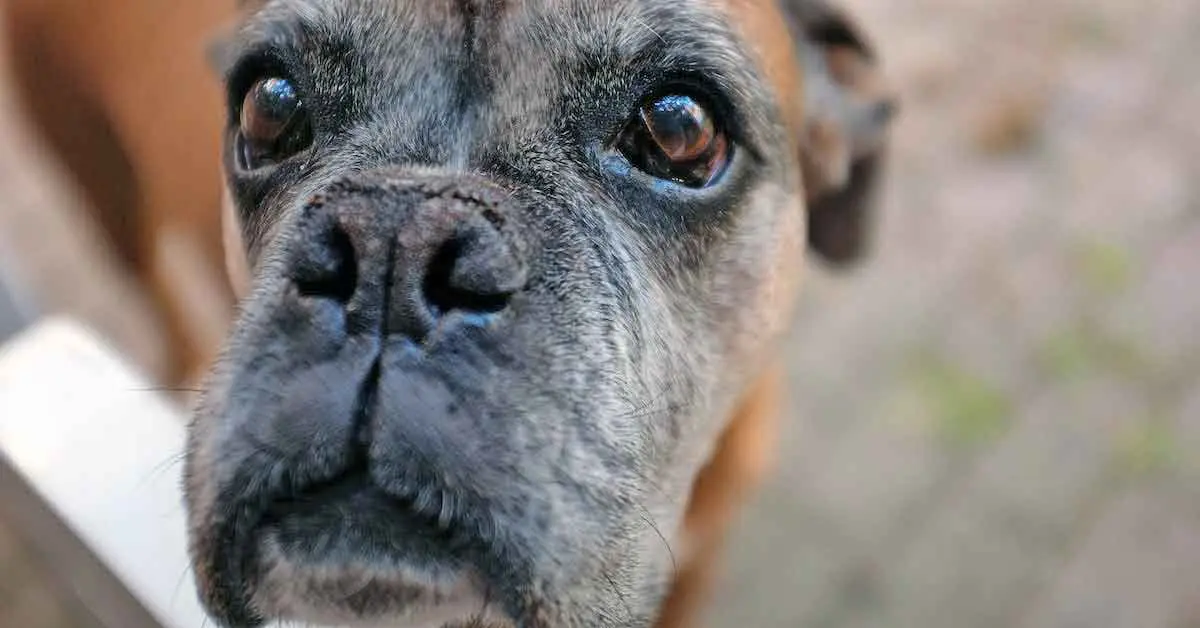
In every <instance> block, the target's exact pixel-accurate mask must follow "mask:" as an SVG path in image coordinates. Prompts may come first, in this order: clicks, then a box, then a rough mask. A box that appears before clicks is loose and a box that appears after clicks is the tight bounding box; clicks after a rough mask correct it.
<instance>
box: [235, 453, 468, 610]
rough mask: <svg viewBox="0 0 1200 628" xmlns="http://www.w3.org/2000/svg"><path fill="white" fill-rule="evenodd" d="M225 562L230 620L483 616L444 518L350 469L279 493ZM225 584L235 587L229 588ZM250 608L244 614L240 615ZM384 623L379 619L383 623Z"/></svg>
mask: <svg viewBox="0 0 1200 628" xmlns="http://www.w3.org/2000/svg"><path fill="white" fill-rule="evenodd" d="M251 528H252V529H250V530H248V531H246V532H247V533H246V534H244V535H242V537H241V538H243V539H244V541H243V543H242V546H241V547H230V548H229V551H232V552H235V553H236V554H235V555H231V556H225V557H223V559H224V561H225V562H224V564H226V565H231V566H232V565H240V566H241V568H240V569H237V570H236V572H234V573H231V574H227V575H229V576H235V575H236V574H238V573H240V574H241V575H242V577H241V578H236V577H231V578H230V579H229V581H227V582H226V583H225V586H226V587H229V588H231V589H236V588H238V587H241V588H243V589H244V592H245V593H246V595H244V596H238V597H233V599H243V600H244V602H243V603H242V604H241V605H236V604H235V605H234V606H233V607H232V608H230V609H229V610H231V611H233V612H230V613H227V614H226V616H225V617H218V619H223V620H225V622H226V623H228V624H230V625H234V626H241V625H248V624H260V623H262V621H272V620H285V621H286V620H292V621H305V622H319V623H320V624H328V625H356V626H357V625H376V624H380V622H383V623H386V625H388V626H391V627H394V628H409V627H413V628H415V627H421V628H424V627H425V626H431V627H437V626H442V625H444V624H448V623H450V622H454V621H468V620H474V619H477V618H480V617H481V616H482V615H481V611H482V610H484V609H486V607H487V606H488V604H487V598H488V595H487V591H486V588H485V587H484V586H482V585H481V584H480V581H479V578H478V577H476V576H475V571H474V569H472V568H471V566H470V565H469V564H468V563H467V562H466V560H465V558H464V554H465V553H464V552H462V551H456V550H457V549H459V548H457V547H455V544H456V543H457V540H456V539H455V537H454V534H453V531H452V530H450V529H449V528H448V527H447V526H445V525H444V524H442V523H439V522H438V521H436V519H431V518H430V517H429V516H426V515H423V514H421V513H420V512H418V511H417V510H416V509H415V508H413V507H412V505H411V504H410V503H408V502H406V501H405V500H402V499H397V498H395V497H393V496H391V495H388V494H387V493H385V492H384V491H382V490H380V489H379V488H377V487H376V486H375V485H373V484H372V483H371V481H370V480H369V479H367V476H366V475H364V474H359V473H350V474H347V475H345V476H343V477H341V478H339V479H337V480H334V481H331V482H327V483H323V484H321V485H320V486H318V487H314V488H312V489H310V490H307V491H304V492H303V493H301V494H299V495H297V496H292V497H287V498H281V499H277V500H275V501H273V502H271V503H270V505H269V506H267V507H266V508H265V509H264V511H263V513H262V516H261V517H260V518H259V519H258V521H257V522H256V523H254V524H253V525H252V526H251ZM226 593H229V592H228V591H227V592H226ZM246 617H252V618H254V620H253V621H251V622H247V621H244V620H240V619H239V618H246ZM380 625H382V624H380Z"/></svg>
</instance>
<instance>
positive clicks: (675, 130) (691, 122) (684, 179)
mask: <svg viewBox="0 0 1200 628" xmlns="http://www.w3.org/2000/svg"><path fill="white" fill-rule="evenodd" d="M618 147H619V148H620V150H621V152H622V153H624V155H625V157H626V158H627V159H629V161H630V163H632V164H633V165H634V166H636V167H637V168H638V169H640V170H642V171H644V172H646V173H647V174H650V175H651V176H654V177H658V178H660V179H669V180H672V181H677V182H679V183H682V184H684V185H687V186H689V187H696V188H700V187H705V186H707V185H709V184H710V183H712V182H713V181H714V180H716V178H717V176H718V175H720V174H721V172H723V171H724V169H725V165H726V164H728V163H729V155H730V145H729V139H728V138H727V137H726V135H725V132H724V130H723V129H722V128H721V127H720V125H719V124H718V122H717V120H715V119H714V117H713V115H712V113H711V112H709V111H708V110H707V109H705V108H704V106H702V105H701V104H700V102H699V101H697V100H696V99H695V98H693V97H691V96H687V95H680V94H672V95H667V96H661V97H658V98H656V99H653V100H651V101H648V102H647V103H646V104H644V105H642V107H641V109H640V110H639V111H638V115H637V116H636V117H635V119H634V120H632V121H631V122H630V125H629V127H628V128H627V129H626V130H625V132H624V133H623V134H622V136H621V138H620V139H619V141H618Z"/></svg>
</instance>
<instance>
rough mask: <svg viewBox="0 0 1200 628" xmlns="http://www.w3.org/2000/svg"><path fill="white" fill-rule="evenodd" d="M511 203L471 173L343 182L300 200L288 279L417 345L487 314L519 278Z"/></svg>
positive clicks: (521, 257) (520, 249)
mask: <svg viewBox="0 0 1200 628" xmlns="http://www.w3.org/2000/svg"><path fill="white" fill-rule="evenodd" d="M509 205H510V198H509V195H508V194H507V193H506V192H505V191H504V190H502V189H500V188H499V187H497V186H496V185H495V184H492V183H489V182H487V181H484V180H480V179H477V178H475V177H452V178H450V177H447V178H412V177H404V176H398V175H393V174H390V173H387V172H382V173H368V174H365V175H360V176H357V177H355V178H353V179H347V180H343V181H341V182H338V183H335V184H334V185H333V186H331V187H330V188H329V189H328V190H326V191H325V192H323V193H322V194H320V195H318V196H317V197H316V198H314V199H313V200H312V201H311V202H310V203H309V204H308V205H307V206H306V207H305V210H304V212H303V216H302V220H304V221H305V222H306V225H305V227H304V228H303V229H302V230H301V232H302V233H304V234H305V235H304V236H303V238H304V241H303V242H301V243H300V244H299V246H298V247H297V248H298V252H299V259H297V260H296V262H295V263H294V264H292V268H293V269H294V276H293V280H294V281H295V284H296V286H297V288H298V290H299V292H300V294H301V295H302V296H304V297H307V298H313V299H323V300H332V301H335V302H337V303H340V304H341V305H342V306H343V307H344V308H345V311H346V313H347V316H348V318H351V317H357V318H359V319H371V320H377V321H378V322H379V323H380V324H381V325H382V327H383V331H384V333H385V334H388V335H396V334H398V335H402V336H405V337H408V338H410V339H412V340H415V341H418V342H420V341H423V340H424V339H425V338H426V337H427V336H428V335H429V334H430V333H431V332H432V331H433V330H434V329H435V328H437V327H439V326H440V325H444V324H447V323H449V322H451V320H450V319H453V320H455V321H459V322H462V321H467V322H481V321H485V320H487V318H486V317H488V316H490V315H495V314H498V313H500V312H502V311H504V310H505V309H506V308H508V306H509V304H510V301H511V300H512V298H513V296H514V295H515V294H516V293H518V292H519V291H520V290H521V289H522V288H524V286H525V284H526V281H527V275H528V269H527V261H526V247H525V246H524V240H523V238H522V234H521V232H520V230H519V229H517V228H516V226H515V225H514V224H513V214H514V212H513V211H512V209H511V208H510V207H509ZM349 322H353V321H349Z"/></svg>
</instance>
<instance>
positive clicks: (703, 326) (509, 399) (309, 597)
mask: <svg viewBox="0 0 1200 628" xmlns="http://www.w3.org/2000/svg"><path fill="white" fill-rule="evenodd" d="M829 24H833V25H840V24H842V22H841V21H840V18H839V17H838V16H837V15H836V14H834V13H832V12H830V11H828V10H827V9H825V8H824V7H820V10H817V11H815V12H814V9H813V6H811V2H782V1H781V2H775V1H772V0H726V1H717V0H674V1H671V2H666V1H655V0H640V1H638V0H523V1H517V0H510V1H508V2H505V1H503V0H487V1H482V0H481V1H474V0H341V1H337V2H334V1H332V0H329V1H321V0H272V1H270V2H265V3H260V4H257V5H255V6H251V7H248V13H247V16H246V18H245V20H244V22H243V23H242V25H241V28H240V30H239V32H238V34H237V35H236V36H235V37H234V38H233V39H232V41H231V42H229V44H228V46H226V47H225V48H224V49H223V50H224V51H223V53H222V55H221V58H222V60H223V63H225V65H226V66H227V68H226V70H227V77H228V88H229V94H230V99H229V103H230V112H231V116H230V125H229V136H228V142H227V144H228V146H227V150H226V155H225V167H226V171H227V173H228V192H229V194H228V196H229V199H230V206H229V212H228V214H229V217H230V219H231V220H230V225H231V227H232V228H231V231H230V233H231V235H232V236H233V237H232V238H231V241H234V242H238V243H239V244H238V245H237V247H238V248H236V249H235V251H236V252H235V253H234V254H233V256H232V257H233V262H234V264H233V265H234V267H235V269H234V270H235V274H236V273H237V268H245V269H247V270H248V271H249V274H251V275H252V276H253V287H252V289H251V290H250V291H249V294H248V295H247V296H246V299H245V301H244V306H243V311H242V313H241V316H240V319H239V321H238V323H237V326H236V329H235V331H234V332H233V334H232V337H231V339H230V340H229V343H228V346H227V348H226V350H225V352H224V354H223V357H222V359H221V360H220V361H219V363H218V365H217V366H216V368H215V370H214V373H213V376H212V378H211V381H210V383H209V385H208V387H207V390H206V394H205V395H204V401H203V403H202V404H201V407H200V409H199V410H198V412H197V415H196V418H195V421H194V425H193V426H192V428H191V433H190V443H189V450H188V456H187V468H186V492H187V503H188V508H189V513H190V519H191V524H192V530H191V534H192V554H193V560H194V566H195V569H196V572H197V575H198V579H199V582H200V587H201V593H202V597H203V599H204V601H205V603H206V604H207V606H208V608H209V610H210V611H211V612H212V614H213V615H214V616H215V617H216V618H217V619H218V620H219V621H220V622H222V623H224V624H228V625H238V626H241V625H253V624H256V623H258V622H260V621H262V620H267V619H273V618H284V619H298V620H304V621H317V622H328V623H354V624H364V623H365V624H371V625H374V624H382V623H387V624H388V625H393V626H403V625H411V626H442V625H460V624H462V625H468V624H469V625H475V624H471V622H479V623H480V624H482V625H493V624H496V625H521V626H602V625H603V626H616V625H629V626H634V625H637V626H642V625H647V624H649V623H651V622H652V621H653V617H654V615H655V613H656V608H657V607H658V605H659V603H660V601H661V598H662V596H663V594H664V592H665V590H666V587H667V586H668V585H669V581H670V577H671V571H672V555H671V550H670V546H671V545H672V544H673V543H675V541H676V540H677V530H678V524H679V519H680V516H681V512H682V511H683V509H684V507H685V506H686V504H687V498H688V494H689V489H690V486H691V482H692V480H693V478H694V477H695V475H696V473H697V471H698V469H699V468H700V466H701V465H702V464H703V462H704V461H705V459H706V456H707V455H708V454H709V453H710V452H709V449H710V448H711V447H712V444H713V442H714V441H715V439H716V436H717V435H718V433H719V431H720V429H721V428H722V426H723V423H724V422H725V421H726V420H727V418H728V416H729V415H730V413H731V411H732V410H733V409H734V408H735V406H736V404H737V403H738V401H739V397H740V395H741V394H742V393H743V392H744V390H745V389H746V387H747V385H748V384H749V383H750V382H751V380H752V379H753V378H754V377H755V376H756V375H757V374H758V371H759V370H760V369H761V368H762V366H763V364H764V362H765V361H766V360H767V359H768V358H769V357H770V355H771V353H772V349H771V345H772V344H773V343H774V342H775V341H776V340H777V339H778V337H779V335H780V334H781V333H782V331H783V329H784V327H785V324H786V322H787V319H788V315H789V309H790V305H791V302H792V299H793V295H794V292H795V288H796V284H797V277H798V276H799V274H800V271H801V268H802V264H803V257H804V248H805V246H804V245H805V232H806V229H805V225H806V221H809V220H810V218H809V217H808V214H807V213H806V208H805V204H806V200H809V196H811V195H806V194H805V192H804V190H805V187H804V183H803V182H802V179H804V178H806V177H804V176H802V171H803V172H805V173H809V172H818V171H824V170H823V169H827V170H828V171H830V172H837V171H838V169H839V166H838V165H836V164H828V163H825V162H827V161H828V158H827V157H821V153H820V151H812V150H809V149H808V148H806V146H807V145H808V144H809V143H810V142H808V140H806V138H808V137H809V136H811V135H812V134H813V131H814V129H816V128H818V127H819V126H821V125H824V126H825V127H828V129H831V130H833V132H834V136H836V135H837V133H838V132H840V133H841V134H842V135H843V136H844V141H843V142H842V144H843V146H842V148H843V150H842V151H841V152H840V153H838V155H840V157H838V158H840V159H842V160H844V161H845V162H846V163H844V164H841V169H842V170H844V171H848V172H850V173H851V178H852V179H853V177H854V176H856V175H855V174H854V173H856V172H858V171H857V170H855V168H852V167H850V166H852V165H854V164H857V163H859V162H861V161H863V160H865V159H867V158H869V157H870V156H871V155H870V154H869V153H871V151H869V150H858V147H861V146H869V147H874V145H875V143H874V142H873V141H871V135H872V134H878V133H879V132H880V131H881V129H882V124H883V122H884V120H883V118H886V111H884V112H880V111H879V109H880V107H878V106H875V105H876V104H877V102H876V99H875V98H874V96H873V95H871V94H868V93H866V92H862V93H859V92H856V89H857V88H858V84H856V83H854V82H852V81H846V80H843V79H842V78H839V77H838V76H837V73H836V72H831V71H829V68H831V67H833V66H832V65H831V63H828V62H827V57H828V59H832V48H831V46H842V47H845V48H846V49H847V50H854V51H857V52H856V53H855V54H858V55H860V56H861V57H862V59H868V58H869V57H868V53H867V52H866V50H865V48H863V47H862V44H861V42H859V41H858V40H857V39H846V38H845V37H838V36H835V35H836V34H835V35H830V36H829V37H826V38H825V40H823V39H822V35H821V33H824V32H829V33H832V32H833V31H831V30H829V28H828V25H829ZM822 25H824V26H822ZM819 26H821V27H822V28H825V30H824V31H823V30H821V28H818V27H819ZM843 28H845V27H843ZM838 33H841V31H838ZM845 33H852V31H850V30H845ZM806 82H807V83H808V84H809V89H808V91H807V92H806V91H805V87H804V86H805V83H806ZM862 84H863V85H865V84H867V83H865V82H864V83H862ZM814 85H815V86H816V87H815V88H814ZM864 103H865V104H864ZM866 105H871V106H866ZM806 106H808V111H807V113H806V112H805V107H806ZM856 107H857V108H862V109H863V110H862V111H859V110H858V109H856ZM863 107H865V108H863ZM864 112H865V113H864ZM856 125H857V126H856ZM864 129H866V131H865V132H864ZM825 136H829V133H825V134H824V135H823V137H825ZM834 152H837V151H834ZM810 153H811V155H816V157H812V156H811V155H810V157H808V158H806V159H802V154H810ZM823 160H824V161H823ZM807 162H811V163H807ZM811 164H817V167H815V168H814V166H813V165H811ZM814 176H817V175H815V174H809V175H808V176H807V178H809V179H812V178H813V177H814ZM826 178H829V177H826ZM834 178H836V177H834ZM849 184H850V188H853V187H854V185H855V184H860V185H865V183H864V182H862V181H850V182H849ZM846 185H847V182H846V181H841V182H840V183H836V184H831V185H825V186H824V187H826V188H828V189H829V190H832V192H831V193H830V194H829V195H827V196H824V197H820V198H814V200H813V202H814V203H821V202H826V199H834V200H840V202H841V204H842V205H846V207H842V208H840V209H838V210H837V211H838V212H840V213H844V214H845V215H846V216H847V220H850V221H851V222H852V224H854V225H857V224H858V223H861V222H862V221H861V220H860V219H859V218H860V216H859V214H861V212H862V211H864V208H862V207H858V206H857V205H858V204H856V203H851V202H848V201H847V200H846V199H845V198H842V199H837V194H839V193H842V192H843V191H844V190H847V189H850V188H847V187H846ZM810 187H811V186H810ZM829 211H830V212H833V211H834V210H833V209H830V210H829ZM825 224H826V225H827V226H826V227H822V231H821V232H816V231H814V232H813V233H810V234H809V236H808V240H809V241H810V242H811V243H813V244H814V245H816V247H817V249H818V250H819V251H824V252H826V253H829V256H830V257H831V258H839V259H840V258H842V257H848V255H845V254H844V253H845V251H846V250H848V249H847V248H846V245H845V241H846V237H848V232H847V230H846V228H845V226H844V225H842V224H841V223H839V221H838V220H829V219H827V220H826V221H825ZM828 225H834V227H829V226H828ZM830 229H832V231H830ZM839 229H840V231H839ZM825 232H828V233H830V234H832V235H830V236H829V238H832V240H829V241H828V242H826V241H825V240H824V238H825V237H826V236H825V235H824V233H825ZM849 237H851V239H854V238H857V237H858V236H857V234H856V233H849ZM854 241H855V242H856V241H857V240H854ZM829 242H832V244H829ZM839 247H840V248H839ZM850 248H854V247H853V246H851V247H850ZM243 262H245V264H244V265H243Z"/></svg>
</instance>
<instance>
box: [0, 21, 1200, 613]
mask: <svg viewBox="0 0 1200 628" xmlns="http://www.w3.org/2000/svg"><path fill="white" fill-rule="evenodd" d="M10 1H11V0H10ZM845 4H846V6H847V7H848V8H849V10H850V11H851V13H852V14H854V15H855V16H857V17H858V18H859V20H860V21H861V22H862V25H863V27H864V29H865V30H866V31H867V32H868V33H870V34H871V35H873V37H874V39H875V42H876V44H877V46H878V48H879V51H880V55H881V57H882V60H883V62H884V64H885V69H886V72H887V74H888V75H889V76H890V77H891V79H892V80H893V82H894V83H895V85H896V86H897V88H898V89H899V91H900V93H901V95H902V97H901V100H902V102H901V105H902V107H901V115H900V117H899V119H898V126H897V129H896V133H895V136H894V137H895V142H894V150H893V153H892V154H893V159H892V160H891V164H890V172H889V178H888V182H887V187H886V190H885V191H884V193H883V194H882V196H881V198H882V199H883V205H884V206H883V209H882V211H881V221H880V224H879V225H878V229H879V230H878V233H877V237H876V244H877V248H876V252H875V254H874V255H873V257H872V259H870V260H869V262H868V263H866V264H865V265H863V266H862V267H861V268H860V269H858V270H856V271H854V272H852V273H839V274H836V275H835V274H830V273H827V272H825V271H823V270H822V269H820V268H815V269H814V270H813V271H812V272H810V274H809V277H808V282H807V289H806V291H805V293H804V296H803V304H802V308H801V313H800V320H799V322H798V325H797V330H796V333H795V334H794V335H793V337H792V339H791V341H790V346H789V355H790V358H791V373H792V376H791V389H790V392H791V397H792V400H791V405H790V416H789V417H788V420H787V421H786V430H785V433H784V438H783V441H782V443H781V447H782V451H781V453H780V455H779V464H778V469H777V472H776V474H775V477H774V478H773V479H772V481H771V482H770V483H769V484H768V485H767V486H766V487H765V489H764V490H763V491H762V492H761V494H760V495H758V496H757V497H756V499H755V504H754V507H753V508H752V509H751V511H750V512H749V513H747V514H746V515H745V517H744V518H743V520H742V521H741V522H740V525H739V527H738V528H737V531H736V533H735V538H734V540H733V543H732V544H731V546H730V548H729V551H728V560H727V568H726V572H725V574H724V576H723V584H722V586H721V587H720V589H719V593H718V595H717V596H716V600H715V605H714V608H713V611H714V612H713V614H712V617H711V620H710V622H709V624H710V625H711V626H713V627H721V626H746V627H750V626H753V627H762V628H768V627H778V628H810V627H816V628H852V627H876V626H879V627H897V628H941V627H944V628H992V627H994V628H1001V627H1021V628H1084V627H1087V628H1197V627H1200V124H1197V122H1196V120H1195V116H1196V115H1198V114H1200V2H1196V1H1194V0H1139V1H1137V2H1134V1H1133V0H1007V1H1003V2H1000V1H996V0H849V1H848V2H846V3H845ZM0 78H3V79H4V80H2V81H0V138H3V141H0V277H8V278H9V279H8V280H7V281H8V282H9V283H11V284H17V285H18V291H19V292H20V293H21V295H22V296H20V299H22V300H23V302H24V303H26V306H25V307H27V308H29V309H32V310H39V311H69V312H73V313H76V314H78V315H80V316H83V317H84V318H85V319H87V320H89V321H93V322H94V324H96V325H97V326H98V327H100V328H101V329H104V330H105V331H106V332H107V333H109V335H110V336H112V337H113V338H115V339H116V341H117V342H118V344H120V345H121V346H122V347H124V348H126V350H127V351H128V352H129V354H130V355H133V356H136V361H137V362H138V363H139V364H140V365H142V366H143V368H145V369H146V370H147V371H148V372H151V373H170V372H172V367H171V365H170V363H171V359H172V358H171V357H170V356H165V355H163V354H162V351H163V350H162V349H161V347H159V346H158V345H156V342H160V341H155V340H154V339H155V338H158V336H155V335H153V334H151V333H149V332H148V331H147V330H152V329H155V328H156V325H158V326H161V323H156V322H155V319H154V316H153V315H152V314H150V313H148V311H149V310H150V309H151V308H150V306H149V305H147V304H146V303H145V300H146V299H145V298H144V297H142V296H140V295H139V293H138V291H137V290H136V289H135V281H134V280H133V279H131V278H130V277H129V273H128V272H126V271H124V270H122V268H123V267H122V265H121V262H120V259H119V258H120V255H119V254H117V253H114V252H113V251H111V250H109V249H110V248H111V247H110V246H109V244H108V242H106V241H105V239H104V237H103V235H104V234H105V233H110V231H109V232H106V231H105V229H104V228H103V226H97V225H96V224H92V223H89V222H88V216H89V213H88V211H87V209H86V207H85V205H86V203H87V202H88V200H89V199H88V198H87V197H86V195H85V194H80V193H79V192H78V190H76V189H75V188H73V185H74V184H72V183H71V182H70V181H69V180H68V178H66V177H65V176H64V174H63V166H62V164H61V163H58V162H57V161H56V158H55V157H54V156H53V155H52V154H51V152H50V151H49V150H48V149H47V148H46V146H45V144H44V142H43V141H42V140H40V139H38V137H37V136H36V134H35V133H33V132H31V130H30V129H29V128H28V125H27V121H28V115H27V114H28V111H25V110H22V106H21V105H20V103H19V102H18V100H17V99H16V98H15V97H14V95H13V93H12V87H11V84H10V82H9V80H8V79H9V77H8V76H7V75H5V76H3V77H0ZM213 158H214V159H215V155H214V157H213ZM110 239H111V238H110ZM49 252H53V254H48V253H49ZM6 264H7V265H8V267H10V268H9V269H7V270H6V268H5V265H6ZM18 267H19V270H18ZM2 281H4V280H2V279H0V282H2ZM10 298H12V297H10ZM3 311H4V309H3V307H0V334H3V333H5V332H4V331H3V330H5V329H8V328H11V327H14V326H15V324H14V323H11V322H9V321H5V320H2V319H3V317H4V314H3ZM165 333H169V332H164V334H165ZM0 513H3V509H2V508H0ZM55 581H56V580H55V578H54V574H53V565H48V564H46V561H44V560H40V559H39V556H38V553H37V552H36V551H34V550H32V549H31V548H30V547H29V546H28V545H27V544H26V543H24V542H23V541H22V536H21V532H20V530H17V529H16V528H15V527H14V526H12V525H6V523H5V521H3V520H0V626H3V627H4V628H10V627H12V628H17V627H21V628H27V627H28V628H83V627H90V626H93V625H94V624H93V623H91V620H90V619H89V615H88V613H87V611H86V609H82V608H79V606H78V605H77V604H76V603H74V602H73V601H72V598H71V596H70V595H69V594H68V593H67V592H65V591H63V590H61V587H56V585H55V584H54V583H55Z"/></svg>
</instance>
